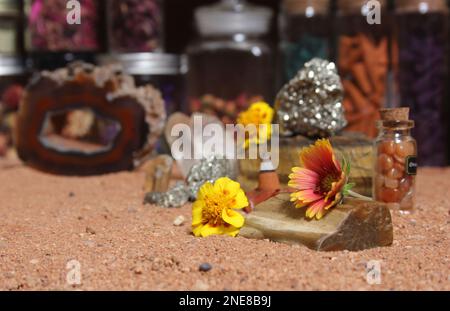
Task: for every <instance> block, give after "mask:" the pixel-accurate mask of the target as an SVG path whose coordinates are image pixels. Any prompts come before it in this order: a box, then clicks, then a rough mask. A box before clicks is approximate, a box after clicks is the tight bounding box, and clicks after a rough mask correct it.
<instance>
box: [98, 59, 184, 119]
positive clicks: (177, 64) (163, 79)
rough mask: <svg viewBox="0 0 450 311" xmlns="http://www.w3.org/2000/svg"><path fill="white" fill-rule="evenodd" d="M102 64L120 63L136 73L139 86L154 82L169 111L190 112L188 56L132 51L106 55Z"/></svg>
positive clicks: (134, 75)
mask: <svg viewBox="0 0 450 311" xmlns="http://www.w3.org/2000/svg"><path fill="white" fill-rule="evenodd" d="M98 62H99V63H100V64H101V65H105V64H112V63H119V64H121V65H122V67H123V68H124V71H125V72H126V73H127V74H129V75H132V76H133V77H134V80H135V83H136V86H143V85H147V84H150V85H152V86H154V87H155V88H157V89H158V90H160V91H161V94H162V96H163V98H164V102H165V107H166V112H167V114H168V115H169V114H171V113H173V112H176V111H183V112H187V111H188V109H187V107H186V103H185V88H184V78H185V77H184V75H185V73H186V61H185V58H183V57H180V56H178V55H174V54H162V53H130V54H113V55H103V56H101V57H99V58H98Z"/></svg>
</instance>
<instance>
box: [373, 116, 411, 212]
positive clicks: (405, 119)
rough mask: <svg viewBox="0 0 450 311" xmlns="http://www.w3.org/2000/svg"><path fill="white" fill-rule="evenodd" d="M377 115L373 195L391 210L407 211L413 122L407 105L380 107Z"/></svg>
mask: <svg viewBox="0 0 450 311" xmlns="http://www.w3.org/2000/svg"><path fill="white" fill-rule="evenodd" d="M381 117H382V119H381V121H379V122H378V127H379V134H378V137H377V139H376V140H375V153H374V154H375V155H376V159H375V171H374V175H373V197H374V199H375V200H376V201H380V202H384V203H388V204H389V206H390V207H391V208H393V209H399V210H404V211H410V210H412V209H413V207H414V195H415V175H416V173H417V144H416V141H415V139H414V138H413V137H412V136H411V129H412V128H413V127H414V121H412V120H409V108H390V109H382V110H381Z"/></svg>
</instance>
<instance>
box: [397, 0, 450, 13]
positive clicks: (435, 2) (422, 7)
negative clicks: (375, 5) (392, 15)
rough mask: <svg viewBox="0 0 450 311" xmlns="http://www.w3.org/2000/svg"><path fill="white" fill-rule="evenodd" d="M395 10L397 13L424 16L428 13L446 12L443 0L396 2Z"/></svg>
mask: <svg viewBox="0 0 450 311" xmlns="http://www.w3.org/2000/svg"><path fill="white" fill-rule="evenodd" d="M395 3H396V9H397V11H398V12H419V13H422V14H426V13H429V12H436V11H441V12H447V3H446V1H445V0H425V1H424V0H397V1H396V2H395Z"/></svg>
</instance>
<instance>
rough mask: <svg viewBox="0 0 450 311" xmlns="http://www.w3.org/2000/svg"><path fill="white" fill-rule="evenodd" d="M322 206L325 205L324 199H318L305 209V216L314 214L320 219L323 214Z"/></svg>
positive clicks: (310, 216) (311, 216)
mask: <svg viewBox="0 0 450 311" xmlns="http://www.w3.org/2000/svg"><path fill="white" fill-rule="evenodd" d="M324 207H325V201H324V200H319V201H317V202H315V203H314V204H312V205H311V206H310V207H309V208H308V209H307V210H306V217H308V218H314V216H315V217H316V218H317V219H321V218H322V216H323V210H324Z"/></svg>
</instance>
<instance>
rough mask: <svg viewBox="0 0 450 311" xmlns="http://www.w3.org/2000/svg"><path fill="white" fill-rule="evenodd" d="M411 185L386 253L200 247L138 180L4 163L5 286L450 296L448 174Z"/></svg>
mask: <svg viewBox="0 0 450 311" xmlns="http://www.w3.org/2000/svg"><path fill="white" fill-rule="evenodd" d="M417 180H418V182H417V200H416V207H415V211H414V212H413V213H411V214H401V213H400V212H398V211H393V212H392V217H393V223H394V243H393V245H392V246H390V247H383V248H375V249H370V250H365V251H361V252H348V251H343V252H316V251H312V250H309V249H308V248H306V247H303V246H291V245H285V244H281V243H274V242H270V241H268V240H250V239H245V238H242V237H237V238H232V237H226V236H215V237H208V238H196V237H194V236H193V235H192V234H191V226H190V221H191V206H190V205H186V206H183V207H181V208H173V209H164V208H161V207H158V206H152V205H143V203H142V201H143V197H144V192H143V185H144V174H143V173H140V172H123V173H117V174H111V175H104V176H96V177H83V178H81V177H63V176H54V175H48V174H45V173H41V172H38V171H35V170H33V169H31V168H28V167H25V166H23V165H21V164H18V163H11V162H7V161H5V160H2V161H0V289H1V290H450V269H449V267H450V257H449V256H450V244H449V236H450V234H449V232H450V230H449V229H450V193H449V190H450V169H421V170H420V171H419V174H418V179H417ZM179 216H183V217H184V219H185V221H184V223H183V218H182V217H179ZM175 220H177V221H175ZM180 223H181V225H180ZM175 224H176V225H175Z"/></svg>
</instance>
